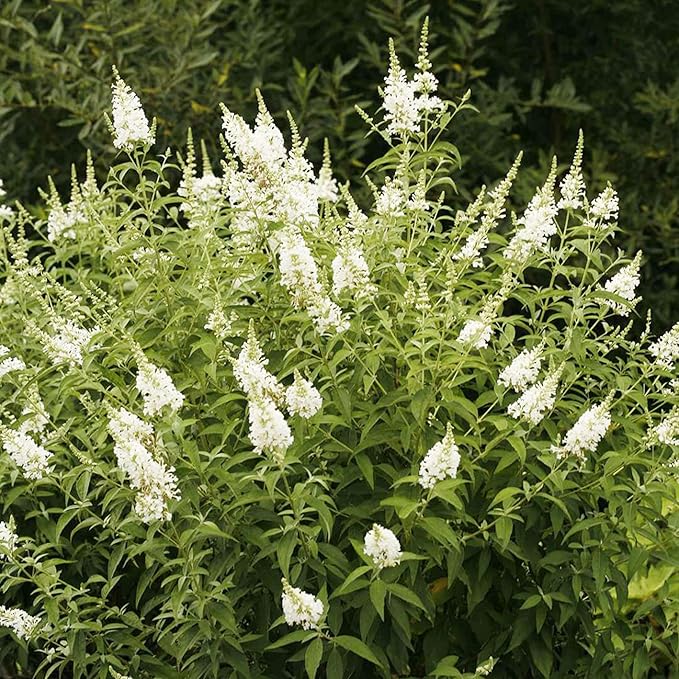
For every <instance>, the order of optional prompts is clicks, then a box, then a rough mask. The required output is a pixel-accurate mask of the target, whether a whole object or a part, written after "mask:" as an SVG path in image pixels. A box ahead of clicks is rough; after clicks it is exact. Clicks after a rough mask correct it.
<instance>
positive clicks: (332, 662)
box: [325, 648, 344, 679]
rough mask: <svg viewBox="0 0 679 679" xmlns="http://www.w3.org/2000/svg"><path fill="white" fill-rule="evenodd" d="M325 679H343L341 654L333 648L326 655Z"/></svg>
mask: <svg viewBox="0 0 679 679" xmlns="http://www.w3.org/2000/svg"><path fill="white" fill-rule="evenodd" d="M325 676H326V679H343V677H344V663H343V662H342V654H341V653H340V652H339V651H338V650H337V649H336V648H333V649H332V650H331V651H330V654H329V655H328V662H327V664H326V666H325Z"/></svg>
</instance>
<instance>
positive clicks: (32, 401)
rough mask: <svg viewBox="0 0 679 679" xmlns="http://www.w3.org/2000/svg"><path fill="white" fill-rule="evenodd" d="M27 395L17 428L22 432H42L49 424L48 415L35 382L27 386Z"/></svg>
mask: <svg viewBox="0 0 679 679" xmlns="http://www.w3.org/2000/svg"><path fill="white" fill-rule="evenodd" d="M27 397H28V398H27V401H26V405H25V406H24V407H23V410H22V411H21V416H22V418H23V419H22V421H21V423H20V424H19V427H18V430H19V431H20V432H21V433H23V434H42V433H43V432H44V431H45V428H46V427H47V425H48V424H49V421H50V416H49V413H48V412H47V408H45V403H44V402H43V400H42V398H41V397H40V393H39V392H38V388H37V386H36V385H35V384H30V385H29V386H28V388H27Z"/></svg>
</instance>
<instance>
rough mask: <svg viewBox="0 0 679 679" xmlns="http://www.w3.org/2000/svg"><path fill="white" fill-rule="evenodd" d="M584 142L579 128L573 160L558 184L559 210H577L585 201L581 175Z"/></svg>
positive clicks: (583, 181) (583, 182)
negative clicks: (559, 192)
mask: <svg viewBox="0 0 679 679" xmlns="http://www.w3.org/2000/svg"><path fill="white" fill-rule="evenodd" d="M584 143H585V138H584V135H583V134H582V130H580V132H579V134H578V143H577V146H576V147H575V155H574V156H573V162H572V163H571V166H570V168H569V170H568V174H566V176H565V177H564V178H563V179H562V180H561V184H560V185H559V189H560V191H561V199H560V200H559V203H558V205H557V207H558V208H559V209H560V210H577V209H578V208H580V207H582V206H583V204H584V202H585V180H584V179H583V177H582V151H583V147H584Z"/></svg>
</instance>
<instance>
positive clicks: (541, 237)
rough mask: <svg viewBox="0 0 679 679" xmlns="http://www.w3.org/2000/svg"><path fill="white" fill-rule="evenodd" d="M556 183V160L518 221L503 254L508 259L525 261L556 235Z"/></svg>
mask: <svg viewBox="0 0 679 679" xmlns="http://www.w3.org/2000/svg"><path fill="white" fill-rule="evenodd" d="M555 182H556V159H555V161H554V162H553V163H552V169H551V171H550V173H549V175H548V177H547V179H546V181H545V183H544V185H543V186H542V188H541V189H539V190H538V191H537V192H536V193H535V195H534V196H533V197H532V198H531V200H530V202H529V203H528V206H527V207H526V210H525V212H524V213H523V216H522V217H519V219H518V220H517V224H518V228H517V230H516V233H515V234H514V236H513V237H512V239H511V241H510V242H509V244H508V245H507V247H506V248H505V250H504V252H503V254H504V256H505V257H506V258H507V259H511V260H517V261H525V260H526V259H527V258H528V257H530V255H531V254H533V252H535V251H536V250H540V249H542V248H544V247H545V246H546V245H547V242H548V241H549V239H550V237H551V236H553V235H554V234H555V233H556V230H557V224H556V219H555V217H556V214H557V212H558V208H557V206H556V203H555V202H554V184H555Z"/></svg>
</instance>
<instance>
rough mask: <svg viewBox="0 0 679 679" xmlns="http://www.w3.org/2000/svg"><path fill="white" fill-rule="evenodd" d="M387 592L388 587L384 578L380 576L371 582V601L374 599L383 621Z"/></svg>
mask: <svg viewBox="0 0 679 679" xmlns="http://www.w3.org/2000/svg"><path fill="white" fill-rule="evenodd" d="M386 594H387V587H386V585H385V584H384V582H382V580H380V579H379V578H378V579H377V580H373V581H372V582H371V583H370V601H372V604H373V606H374V607H375V610H376V611H377V615H379V616H380V619H381V620H382V621H384V597H385V596H386Z"/></svg>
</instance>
